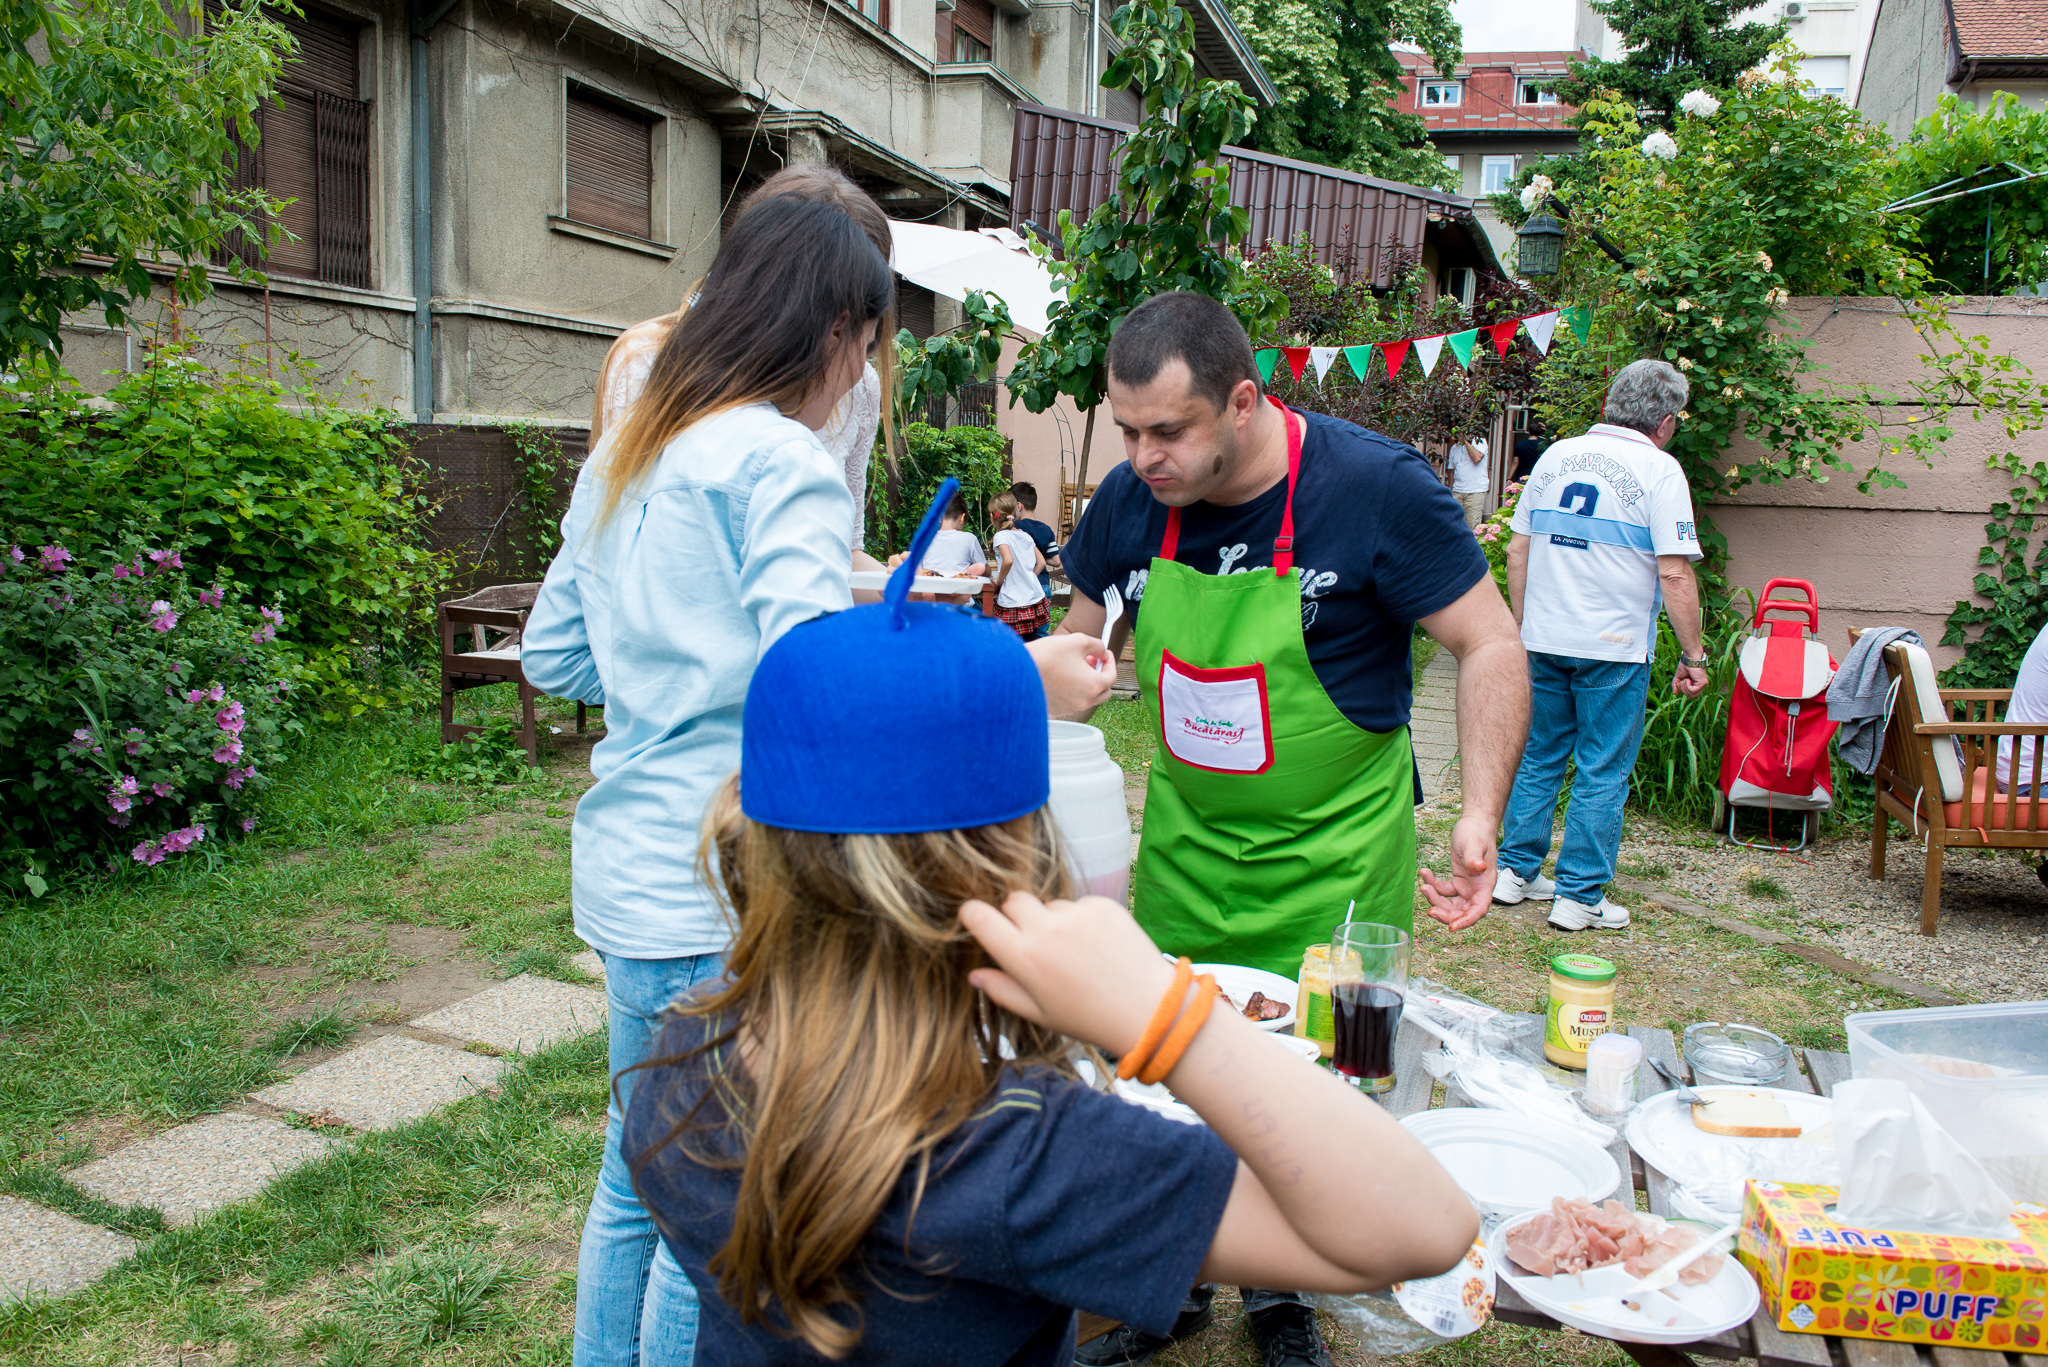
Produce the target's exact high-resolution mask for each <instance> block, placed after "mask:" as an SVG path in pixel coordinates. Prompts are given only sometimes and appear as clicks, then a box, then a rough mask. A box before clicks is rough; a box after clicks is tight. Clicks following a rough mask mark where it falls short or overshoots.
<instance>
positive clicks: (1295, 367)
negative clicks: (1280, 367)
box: [1280, 346, 1308, 380]
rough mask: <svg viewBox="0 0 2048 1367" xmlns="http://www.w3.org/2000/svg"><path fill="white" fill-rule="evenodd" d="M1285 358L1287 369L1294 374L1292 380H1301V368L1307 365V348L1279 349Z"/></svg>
mask: <svg viewBox="0 0 2048 1367" xmlns="http://www.w3.org/2000/svg"><path fill="white" fill-rule="evenodd" d="M1280 352H1281V354H1282V355H1284V356H1286V357H1287V368H1288V369H1289V370H1291V371H1293V372H1294V378H1295V379H1297V380H1299V379H1300V378H1301V371H1302V367H1303V366H1306V365H1307V364H1308V348H1307V347H1305V346H1284V347H1281V348H1280Z"/></svg>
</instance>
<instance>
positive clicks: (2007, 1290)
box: [1736, 1181, 2048, 1352]
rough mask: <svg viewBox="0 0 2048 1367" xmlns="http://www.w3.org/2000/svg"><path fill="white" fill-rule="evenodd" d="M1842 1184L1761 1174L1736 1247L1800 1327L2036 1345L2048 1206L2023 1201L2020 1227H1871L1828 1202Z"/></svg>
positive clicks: (1790, 1326) (2046, 1332) (1771, 1302)
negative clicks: (1992, 1232) (1986, 1234)
mask: <svg viewBox="0 0 2048 1367" xmlns="http://www.w3.org/2000/svg"><path fill="white" fill-rule="evenodd" d="M1834 1203H1835V1189H1834V1188H1833V1187H1819V1186H1802V1185H1798V1184H1795V1183H1790V1182H1787V1183H1778V1182H1755V1181H1753V1182H1751V1183H1750V1184H1749V1188H1748V1191H1747V1193H1746V1194H1745V1195H1744V1197H1743V1204H1742V1233H1741V1235H1740V1236H1739V1238H1738V1240H1737V1243H1736V1256H1738V1257H1739V1258H1741V1260H1742V1264H1743V1266H1744V1267H1747V1268H1748V1269H1749V1270H1750V1271H1751V1272H1752V1273H1754V1274H1755V1275H1756V1279H1757V1282H1758V1284H1759V1285H1760V1286H1761V1287H1762V1289H1763V1298H1764V1310H1765V1312H1766V1313H1768V1314H1769V1315H1770V1316H1771V1317H1772V1318H1773V1319H1775V1320H1776V1321H1777V1324H1778V1327H1779V1328H1780V1329H1783V1330H1786V1331H1788V1332H1791V1333H1807V1334H1841V1335H1845V1336H1847V1337H1849V1338H1862V1339H1890V1340H1892V1341H1894V1342H1897V1343H1928V1344H1938V1345H1941V1346H1944V1347H1952V1348H1985V1349H1990V1350H1992V1351H1994V1352H1996V1351H2000V1350H2003V1349H2007V1348H2011V1349H2017V1350H2019V1351H2022V1352H2036V1351H2038V1350H2039V1349H2040V1347H2041V1345H2042V1342H2043V1339H2044V1336H2048V1210H2043V1209H2042V1208H2041V1207H2040V1206H2033V1205H2021V1206H2019V1207H2018V1208H2017V1213H2016V1214H2015V1216H2014V1219H2013V1225H2014V1229H2015V1231H2016V1233H2017V1234H2018V1236H2019V1237H2018V1238H2016V1239H2012V1240H1993V1239H1966V1238H1961V1237H1956V1236H1943V1235H1936V1234H1914V1233H1909V1232H1905V1231H1895V1230H1882V1229H1862V1228H1857V1227H1855V1226H1852V1225H1844V1224H1840V1223H1838V1222H1837V1221H1836V1220H1835V1219H1834V1218H1833V1217H1832V1216H1831V1215H1830V1214H1829V1213H1828V1212H1829V1209H1830V1208H1831V1207H1832V1206H1833V1205H1834Z"/></svg>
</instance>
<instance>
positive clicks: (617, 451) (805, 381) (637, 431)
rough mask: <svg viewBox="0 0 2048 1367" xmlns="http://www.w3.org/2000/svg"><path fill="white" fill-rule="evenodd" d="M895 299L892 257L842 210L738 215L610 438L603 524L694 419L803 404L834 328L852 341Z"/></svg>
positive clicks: (797, 207) (779, 200)
mask: <svg viewBox="0 0 2048 1367" xmlns="http://www.w3.org/2000/svg"><path fill="white" fill-rule="evenodd" d="M894 296H895V287H894V284H893V276H892V275H891V274H890V271H889V263H888V261H887V260H886V259H884V258H883V256H882V254H881V253H880V252H878V251H876V250H875V246H874V243H872V242H870V241H869V240H868V238H867V235H866V234H864V233H863V232H862V231H861V230H860V226H859V225H858V224H857V223H855V222H854V221H853V218H852V216H851V215H849V214H848V213H847V212H846V211H845V210H843V209H841V208H839V207H838V206H836V205H831V204H818V203H813V202H810V201H806V200H800V199H792V198H789V197H787V196H778V197H776V198H774V199H768V200H763V201H762V202H761V203H759V204H757V205H755V206H754V207H753V208H751V209H749V210H747V212H746V213H744V214H742V215H740V219H739V222H737V223H735V224H734V225H733V227H732V231H731V232H729V233H727V234H726V238H725V243H724V245H722V246H721V247H720V248H719V249H718V256H717V258H716V259H715V260H713V261H712V263H711V270H710V272H709V273H708V274H706V275H705V277H704V288H703V290H702V291H701V292H700V293H699V294H698V296H697V301H696V303H695V304H693V305H692V306H691V307H690V310H689V311H688V312H687V313H685V314H684V315H683V316H682V318H681V320H680V321H678V322H677V323H676V325H675V327H674V328H672V329H670V331H669V334H668V337H667V339H666V340H665V341H663V342H662V344H661V350H660V351H658V352H656V353H655V357H654V368H653V370H652V371H651V372H649V374H648V377H647V389H646V392H645V393H643V394H642V395H641V396H640V398H639V400H638V402H636V403H635V404H634V405H633V407H632V410H631V411H630V412H629V413H628V414H627V415H626V420H625V422H623V423H622V424H620V427H619V430H618V432H617V434H616V435H614V436H613V438H612V439H611V444H610V449H609V452H608V453H607V455H606V456H605V459H604V464H603V466H602V468H601V470H600V473H601V474H602V476H603V483H604V500H603V503H602V504H601V505H600V509H599V512H598V515H597V519H596V521H597V524H598V525H599V526H602V525H603V524H604V523H605V522H606V521H607V520H609V519H610V517H611V515H612V512H613V510H614V509H616V508H617V507H618V504H619V500H620V499H621V498H622V497H623V496H624V495H625V491H626V490H627V489H628V488H630V487H632V485H633V484H635V483H636V482H637V481H638V480H639V479H640V478H641V477H642V476H643V475H645V474H646V473H647V472H648V471H649V470H650V469H652V468H653V467H654V464H655V462H656V461H658V460H660V459H661V453H662V450H663V448H664V447H666V446H667V445H668V444H669V442H671V441H673V440H674V439H675V437H676V435H677V434H678V433H680V432H681V431H683V429H684V428H686V427H689V426H690V425H691V424H693V423H696V422H700V421H702V420H703V419H705V418H708V417H711V416H712V415H713V414H716V413H722V412H725V411H726V410H727V409H732V408H738V407H741V406H742V405H745V404H750V403H763V402H766V403H772V404H774V405H775V406H776V407H777V408H780V409H781V410H783V411H784V412H793V411H795V410H796V409H798V408H800V407H802V406H803V403H804V400H805V398H806V397H807V396H808V395H809V394H810V391H811V388H812V386H813V385H815V384H817V383H818V382H819V380H820V379H821V377H822V376H823V375H824V373H825V371H826V369H827V367H829V366H831V365H832V364H833V363H834V362H835V361H837V359H838V355H837V354H836V353H835V352H834V351H833V350H832V349H831V348H830V347H829V346H828V338H829V334H830V333H831V331H832V328H833V326H834V324H837V323H844V324H845V325H846V326H847V328H848V333H847V334H842V336H843V337H844V336H848V335H850V336H857V335H858V334H859V332H860V329H861V328H862V327H863V326H864V325H865V324H867V323H870V322H876V323H879V321H880V320H881V319H882V317H883V316H884V315H885V314H887V313H888V312H889V306H890V304H891V302H892V301H893V299H894ZM880 340H881V338H880V335H879V327H878V328H877V341H880Z"/></svg>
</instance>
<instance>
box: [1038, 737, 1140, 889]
mask: <svg viewBox="0 0 2048 1367" xmlns="http://www.w3.org/2000/svg"><path fill="white" fill-rule="evenodd" d="M1048 725H1049V726H1050V727H1051V728H1052V735H1051V748H1052V818H1053V822H1054V823H1055V824H1056V825H1058V827H1059V828H1060V839H1061V841H1062V842H1063V843H1064V844H1065V845H1066V849H1067V863H1068V866H1069V867H1070V868H1071V869H1072V870H1073V874H1074V881H1075V883H1076V884H1077V885H1078V886H1079V887H1080V889H1081V891H1082V892H1084V893H1094V894H1096V895H1098V896H1102V897H1108V898H1111V899H1113V900H1115V901H1118V902H1127V901H1128V899H1129V897H1130V891H1131V814H1130V809H1129V808H1127V807H1126V806H1125V805H1124V771H1123V770H1122V769H1120V768H1118V767H1117V763H1116V761H1115V760H1113V759H1111V758H1110V757H1109V747H1108V746H1107V745H1105V744H1104V743H1103V739H1102V733H1101V732H1100V731H1098V730H1096V729H1095V728H1094V727H1092V726H1089V725H1087V724H1086V723H1083V722H1077V721H1055V722H1049V723H1048Z"/></svg>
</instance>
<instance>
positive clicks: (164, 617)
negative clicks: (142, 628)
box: [149, 598, 178, 631]
mask: <svg viewBox="0 0 2048 1367" xmlns="http://www.w3.org/2000/svg"><path fill="white" fill-rule="evenodd" d="M149 610H150V611H151V612H153V613H155V614H156V615H155V616H154V617H151V618H150V619H149V624H150V626H151V627H153V628H154V629H156V630H157V631H169V630H170V629H171V628H172V627H174V626H176V625H178V614H177V613H175V612H172V611H171V605H170V604H169V603H166V602H165V601H164V600H163V599H161V598H159V599H157V600H156V601H155V602H154V603H151V604H150V605H149Z"/></svg>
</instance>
